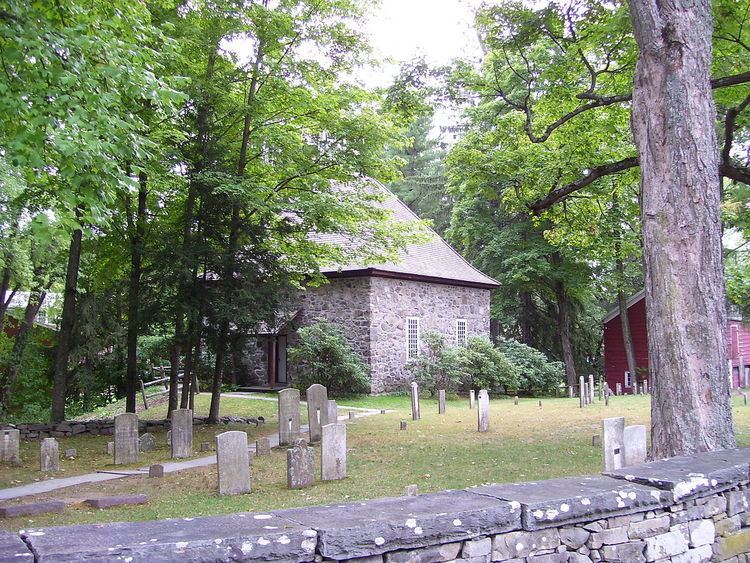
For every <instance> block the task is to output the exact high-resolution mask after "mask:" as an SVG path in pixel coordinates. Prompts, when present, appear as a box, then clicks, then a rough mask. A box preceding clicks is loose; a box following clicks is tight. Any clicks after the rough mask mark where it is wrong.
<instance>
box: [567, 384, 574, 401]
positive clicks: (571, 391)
mask: <svg viewBox="0 0 750 563" xmlns="http://www.w3.org/2000/svg"><path fill="white" fill-rule="evenodd" d="M573 397H575V390H574V389H573V386H572V385H568V399H572V398H573Z"/></svg>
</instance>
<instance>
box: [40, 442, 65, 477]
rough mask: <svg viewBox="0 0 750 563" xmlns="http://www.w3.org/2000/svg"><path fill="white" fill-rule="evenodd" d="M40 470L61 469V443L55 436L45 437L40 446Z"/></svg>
mask: <svg viewBox="0 0 750 563" xmlns="http://www.w3.org/2000/svg"><path fill="white" fill-rule="evenodd" d="M39 470H40V471H60V445H59V444H58V443H57V440H55V439H54V438H45V439H44V440H42V443H41V444H40V446H39Z"/></svg>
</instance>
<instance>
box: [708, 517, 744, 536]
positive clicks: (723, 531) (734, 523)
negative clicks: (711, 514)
mask: <svg viewBox="0 0 750 563" xmlns="http://www.w3.org/2000/svg"><path fill="white" fill-rule="evenodd" d="M711 522H712V523H713V521H711ZM741 527H742V518H740V515H739V514H735V515H734V516H732V517H731V518H722V519H721V520H718V521H717V522H716V523H715V533H716V535H717V536H728V535H730V534H733V533H735V532H736V531H738V530H739V529H740V528H741Z"/></svg>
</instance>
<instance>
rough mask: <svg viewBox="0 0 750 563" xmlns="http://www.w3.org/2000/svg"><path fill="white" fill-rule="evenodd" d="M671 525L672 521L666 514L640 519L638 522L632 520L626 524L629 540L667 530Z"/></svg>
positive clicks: (647, 536) (639, 538) (648, 536)
mask: <svg viewBox="0 0 750 563" xmlns="http://www.w3.org/2000/svg"><path fill="white" fill-rule="evenodd" d="M671 525H672V521H671V520H670V518H669V516H667V515H664V516H660V517H659V518H650V519H649V520H641V521H640V522H632V523H631V524H630V525H629V526H628V535H629V536H630V539H631V540H641V539H643V538H650V537H651V536H656V535H658V534H663V533H665V532H668V531H669V527H670V526H671Z"/></svg>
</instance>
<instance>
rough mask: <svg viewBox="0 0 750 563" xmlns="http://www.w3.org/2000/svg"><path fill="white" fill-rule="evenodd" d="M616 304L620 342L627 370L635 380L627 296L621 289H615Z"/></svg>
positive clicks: (633, 352) (635, 367)
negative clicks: (623, 347) (618, 310)
mask: <svg viewBox="0 0 750 563" xmlns="http://www.w3.org/2000/svg"><path fill="white" fill-rule="evenodd" d="M617 306H618V308H619V309H620V326H621V327H622V342H623V344H624V345H625V360H626V361H627V364H628V371H629V372H630V373H631V374H632V375H633V381H636V373H637V372H636V369H637V366H636V363H635V351H634V350H633V335H632V334H631V332H630V317H629V315H628V298H627V297H626V296H625V293H624V292H623V291H622V290H618V291H617Z"/></svg>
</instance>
